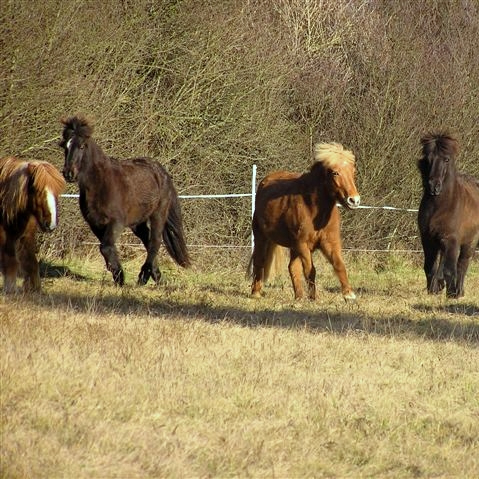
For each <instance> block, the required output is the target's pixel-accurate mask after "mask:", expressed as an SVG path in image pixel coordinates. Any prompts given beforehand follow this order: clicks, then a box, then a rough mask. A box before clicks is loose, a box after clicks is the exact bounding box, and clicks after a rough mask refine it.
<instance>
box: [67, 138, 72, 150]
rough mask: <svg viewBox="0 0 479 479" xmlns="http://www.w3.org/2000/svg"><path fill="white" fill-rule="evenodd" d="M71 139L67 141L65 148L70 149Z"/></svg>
mask: <svg viewBox="0 0 479 479" xmlns="http://www.w3.org/2000/svg"><path fill="white" fill-rule="evenodd" d="M72 141H73V138H70V139H69V140H68V141H67V150H69V149H70V146H72Z"/></svg>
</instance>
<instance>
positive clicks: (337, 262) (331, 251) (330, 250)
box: [319, 240, 356, 301]
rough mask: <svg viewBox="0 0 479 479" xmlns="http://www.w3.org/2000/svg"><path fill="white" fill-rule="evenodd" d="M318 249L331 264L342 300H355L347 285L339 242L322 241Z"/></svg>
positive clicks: (347, 280)
mask: <svg viewBox="0 0 479 479" xmlns="http://www.w3.org/2000/svg"><path fill="white" fill-rule="evenodd" d="M319 248H320V250H321V252H322V253H323V255H324V256H325V257H326V259H327V260H328V261H329V262H330V263H331V266H332V267H333V269H334V272H335V274H336V276H337V277H338V279H339V282H340V284H341V292H342V294H343V298H344V299H345V300H346V301H349V300H354V299H356V295H355V294H354V292H353V289H352V288H351V285H350V284H349V279H348V274H347V272H346V266H345V265H344V261H343V256H342V254H341V243H340V242H339V241H335V242H329V241H324V240H323V241H322V242H321V244H320V246H319Z"/></svg>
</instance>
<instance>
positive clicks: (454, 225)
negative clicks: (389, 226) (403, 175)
mask: <svg viewBox="0 0 479 479" xmlns="http://www.w3.org/2000/svg"><path fill="white" fill-rule="evenodd" d="M421 144H422V158H421V159H420V160H419V162H418V167H419V171H420V172H421V177H422V184H423V196H422V200H421V204H420V206H419V213H418V225H419V231H420V234H421V241H422V247H423V250H424V272H425V273H426V279H427V291H428V292H429V293H439V292H441V291H442V290H443V289H444V286H446V294H447V296H448V297H451V298H459V297H461V296H464V278H465V276H466V271H467V268H468V266H469V262H470V260H471V258H472V256H473V254H474V251H475V249H476V247H477V244H478V242H479V181H478V180H477V179H474V178H473V177H471V176H468V175H465V174H463V173H459V172H458V171H457V170H456V155H457V150H458V145H457V140H456V139H455V138H453V137H452V136H450V135H449V134H447V133H434V134H428V135H425V136H424V137H423V138H422V139H421Z"/></svg>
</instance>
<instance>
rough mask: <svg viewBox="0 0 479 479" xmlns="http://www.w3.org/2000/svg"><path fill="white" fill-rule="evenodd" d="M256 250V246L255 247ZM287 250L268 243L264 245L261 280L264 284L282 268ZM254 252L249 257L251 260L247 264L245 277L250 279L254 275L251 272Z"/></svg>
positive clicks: (270, 242)
mask: <svg viewBox="0 0 479 479" xmlns="http://www.w3.org/2000/svg"><path fill="white" fill-rule="evenodd" d="M255 248H256V246H255ZM286 251H287V248H283V247H282V246H280V245H278V244H276V243H273V242H272V241H268V243H267V245H266V255H265V260H264V263H263V271H262V278H263V281H264V282H266V281H268V280H272V279H274V277H275V276H277V274H278V273H279V272H280V271H281V270H282V269H283V268H284V264H285V262H286V261H285V259H286ZM254 255H255V251H253V254H252V255H251V258H250V260H249V263H248V269H247V273H246V274H247V276H248V277H250V278H252V277H253V275H254V271H253V258H254Z"/></svg>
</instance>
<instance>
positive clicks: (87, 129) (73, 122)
mask: <svg viewBox="0 0 479 479" xmlns="http://www.w3.org/2000/svg"><path fill="white" fill-rule="evenodd" d="M62 123H63V134H62V140H61V142H60V146H61V147H65V146H66V142H67V141H68V140H69V139H70V138H71V137H72V136H74V135H75V136H79V137H80V138H83V139H85V140H87V139H89V138H90V137H91V135H92V134H93V126H92V125H90V124H89V122H88V120H87V119H86V118H85V117H84V116H82V115H76V116H71V117H69V118H67V119H65V120H62Z"/></svg>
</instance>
